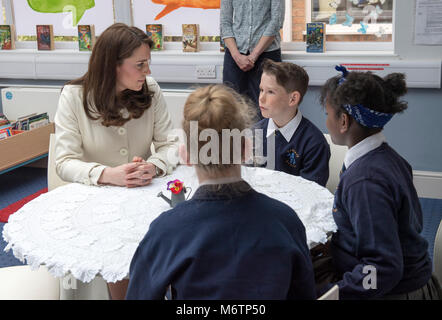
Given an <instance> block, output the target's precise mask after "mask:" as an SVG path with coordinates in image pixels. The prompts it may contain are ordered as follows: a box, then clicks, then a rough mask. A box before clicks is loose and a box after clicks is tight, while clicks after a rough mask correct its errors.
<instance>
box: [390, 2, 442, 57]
mask: <svg viewBox="0 0 442 320" xmlns="http://www.w3.org/2000/svg"><path fill="white" fill-rule="evenodd" d="M415 6H416V0H396V1H395V7H396V8H395V13H394V14H395V16H394V19H395V29H394V32H395V36H394V46H395V53H396V54H398V55H399V57H400V58H401V59H417V60H429V59H438V60H440V59H442V45H440V46H423V45H418V46H417V45H414V26H415V25H414V21H415V12H416V11H415V9H416V8H415Z"/></svg>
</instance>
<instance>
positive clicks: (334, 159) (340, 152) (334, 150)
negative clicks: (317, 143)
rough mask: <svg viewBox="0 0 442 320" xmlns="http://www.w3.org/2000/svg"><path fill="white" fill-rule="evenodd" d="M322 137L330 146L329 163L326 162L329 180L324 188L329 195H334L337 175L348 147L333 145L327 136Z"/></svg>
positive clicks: (337, 182) (337, 179)
mask: <svg viewBox="0 0 442 320" xmlns="http://www.w3.org/2000/svg"><path fill="white" fill-rule="evenodd" d="M324 137H325V139H326V140H327V142H328V144H329V145H330V153H331V156H330V161H329V162H328V168H329V178H328V181H327V185H326V187H327V189H328V190H329V191H330V192H331V193H333V194H334V193H335V191H336V187H337V186H338V184H339V173H340V172H341V169H342V164H343V163H344V158H345V154H346V153H347V150H348V147H347V146H338V145H336V144H334V143H333V142H332V140H331V137H330V135H329V134H326V133H325V134H324Z"/></svg>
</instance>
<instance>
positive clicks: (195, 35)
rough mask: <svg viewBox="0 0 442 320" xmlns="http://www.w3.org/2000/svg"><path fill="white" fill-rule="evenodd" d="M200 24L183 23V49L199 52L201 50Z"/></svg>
mask: <svg viewBox="0 0 442 320" xmlns="http://www.w3.org/2000/svg"><path fill="white" fill-rule="evenodd" d="M199 38H200V32H199V25H198V24H183V51H184V52H197V51H199Z"/></svg>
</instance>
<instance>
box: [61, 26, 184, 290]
mask: <svg viewBox="0 0 442 320" xmlns="http://www.w3.org/2000/svg"><path fill="white" fill-rule="evenodd" d="M151 46H152V41H151V40H150V38H148V36H147V35H146V33H144V32H143V31H141V30H140V29H138V28H136V27H128V26H127V25H125V24H121V23H117V24H114V25H112V26H110V27H109V28H108V29H106V30H105V31H104V32H103V33H102V34H101V35H100V37H99V38H98V41H97V43H96V45H95V46H94V49H93V51H92V54H91V57H90V60H89V67H88V71H87V72H86V74H85V75H84V76H83V77H81V78H79V79H76V80H73V81H71V82H69V83H68V84H67V85H66V86H65V87H64V88H63V91H62V93H61V96H60V101H59V105H58V109H57V114H56V116H55V125H56V143H55V154H56V156H55V158H56V159H55V164H56V171H57V174H58V175H59V176H60V177H61V178H62V179H63V180H65V181H69V182H78V183H84V184H88V185H102V184H103V185H115V186H123V187H139V186H145V185H148V184H149V183H150V182H151V180H152V179H153V178H154V177H155V176H162V175H165V174H168V173H170V172H171V171H172V170H173V169H174V167H175V165H176V162H170V161H169V159H168V158H174V159H176V157H173V155H174V153H175V152H176V151H177V146H176V143H175V142H174V141H169V140H168V134H169V132H170V130H171V129H172V122H171V118H170V115H169V113H168V111H167V108H166V103H165V100H164V97H163V95H162V93H161V90H160V87H159V86H158V84H157V83H156V82H155V80H154V79H152V78H151V77H149V76H148V75H149V74H150V67H149V63H150V49H151ZM152 143H153V145H154V148H155V153H153V154H151V144H152ZM170 155H172V157H168V156H170ZM126 287H127V281H125V280H123V281H122V282H121V283H117V284H115V285H109V289H110V293H111V296H112V298H124V294H125V288H126Z"/></svg>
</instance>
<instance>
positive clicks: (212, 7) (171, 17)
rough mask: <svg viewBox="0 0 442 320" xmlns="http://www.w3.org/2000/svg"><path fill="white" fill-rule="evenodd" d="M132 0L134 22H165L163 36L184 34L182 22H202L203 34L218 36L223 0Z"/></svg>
mask: <svg viewBox="0 0 442 320" xmlns="http://www.w3.org/2000/svg"><path fill="white" fill-rule="evenodd" d="M179 2H180V1H176V0H175V1H171V0H132V13H133V22H134V25H135V26H136V27H138V28H140V29H141V30H144V29H145V28H146V24H162V25H163V36H181V35H182V33H183V31H182V27H181V26H182V24H195V23H196V24H199V25H200V36H219V15H220V9H219V7H220V0H204V1H201V0H188V1H181V2H182V6H181V5H179V4H177V3H179Z"/></svg>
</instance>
